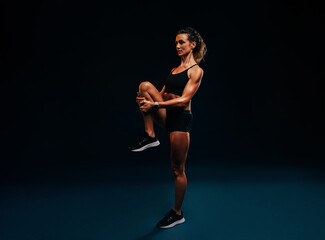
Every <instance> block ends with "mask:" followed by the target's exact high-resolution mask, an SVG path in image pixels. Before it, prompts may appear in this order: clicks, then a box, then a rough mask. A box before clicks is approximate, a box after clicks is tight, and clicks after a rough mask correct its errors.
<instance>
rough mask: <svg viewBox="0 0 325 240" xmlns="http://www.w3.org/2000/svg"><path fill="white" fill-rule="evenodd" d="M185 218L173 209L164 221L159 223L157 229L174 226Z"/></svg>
mask: <svg viewBox="0 0 325 240" xmlns="http://www.w3.org/2000/svg"><path fill="white" fill-rule="evenodd" d="M182 218H183V212H182V215H177V214H176V212H175V211H174V210H173V209H171V210H170V211H169V212H168V213H167V214H166V215H165V217H164V218H163V219H161V220H160V221H159V222H158V223H157V227H164V226H168V225H170V224H172V223H173V222H176V221H178V220H181V219H182Z"/></svg>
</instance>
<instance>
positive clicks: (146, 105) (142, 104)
mask: <svg viewBox="0 0 325 240" xmlns="http://www.w3.org/2000/svg"><path fill="white" fill-rule="evenodd" d="M136 101H137V103H138V105H139V109H140V111H141V112H148V111H149V110H150V109H151V108H153V107H154V105H155V103H153V102H150V101H148V100H146V99H145V98H144V97H140V95H139V93H138V96H137V98H136Z"/></svg>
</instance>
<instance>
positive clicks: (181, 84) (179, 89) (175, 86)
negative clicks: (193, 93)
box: [163, 64, 197, 110]
mask: <svg viewBox="0 0 325 240" xmlns="http://www.w3.org/2000/svg"><path fill="white" fill-rule="evenodd" d="M196 65H197V64H193V65H192V66H190V67H189V68H186V69H185V70H184V69H182V68H180V67H177V68H174V69H173V70H172V71H171V72H170V74H169V75H168V77H167V79H166V82H165V92H164V95H163V98H164V100H165V101H167V100H171V99H175V98H179V97H181V95H182V93H183V90H184V88H185V86H186V84H187V82H188V80H189V73H188V70H190V69H191V68H192V67H194V66H196ZM184 110H191V100H190V101H189V103H188V104H187V105H186V106H185V107H184Z"/></svg>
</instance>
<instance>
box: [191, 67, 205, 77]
mask: <svg viewBox="0 0 325 240" xmlns="http://www.w3.org/2000/svg"><path fill="white" fill-rule="evenodd" d="M202 75H203V69H202V68H201V67H200V66H199V65H196V66H194V67H192V68H190V69H189V71H188V76H189V77H192V76H199V77H201V76H202Z"/></svg>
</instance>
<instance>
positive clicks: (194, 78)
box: [140, 68, 203, 112]
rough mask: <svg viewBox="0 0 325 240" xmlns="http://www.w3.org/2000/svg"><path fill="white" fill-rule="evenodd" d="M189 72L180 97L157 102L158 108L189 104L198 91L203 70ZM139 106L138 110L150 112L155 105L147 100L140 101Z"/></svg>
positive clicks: (197, 69)
mask: <svg viewBox="0 0 325 240" xmlns="http://www.w3.org/2000/svg"><path fill="white" fill-rule="evenodd" d="M191 70H192V71H191V72H190V76H189V80H188V82H187V84H186V86H185V88H184V90H183V94H182V96H180V97H178V98H174V99H171V100H167V101H164V102H158V105H159V107H160V108H167V107H185V106H187V105H188V104H189V102H190V100H191V99H192V97H193V96H194V94H195V93H196V91H197V90H198V88H199V86H200V84H201V80H202V77H203V70H202V69H201V68H195V69H191ZM140 104H142V105H141V106H140V110H141V111H144V112H146V111H148V110H150V109H151V108H152V107H154V105H155V103H153V102H150V101H147V100H143V101H141V102H140Z"/></svg>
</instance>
